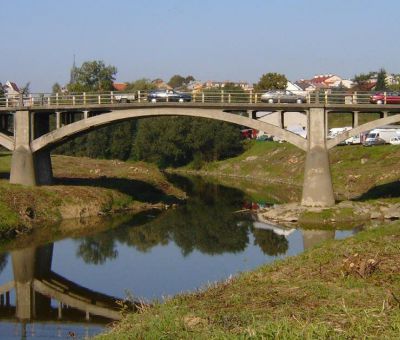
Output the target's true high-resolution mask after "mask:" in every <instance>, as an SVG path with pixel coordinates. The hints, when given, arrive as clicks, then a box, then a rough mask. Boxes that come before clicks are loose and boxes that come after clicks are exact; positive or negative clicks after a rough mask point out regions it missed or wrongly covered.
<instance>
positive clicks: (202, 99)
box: [201, 92, 204, 104]
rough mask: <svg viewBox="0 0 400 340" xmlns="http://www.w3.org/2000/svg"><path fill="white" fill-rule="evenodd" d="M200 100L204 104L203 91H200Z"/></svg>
mask: <svg viewBox="0 0 400 340" xmlns="http://www.w3.org/2000/svg"><path fill="white" fill-rule="evenodd" d="M201 102H202V103H203V104H204V92H202V93H201Z"/></svg>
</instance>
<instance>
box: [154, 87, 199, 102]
mask: <svg viewBox="0 0 400 340" xmlns="http://www.w3.org/2000/svg"><path fill="white" fill-rule="evenodd" d="M147 100H148V101H149V102H152V103H156V102H179V103H182V102H190V101H191V100H192V96H191V95H190V94H187V93H183V92H177V91H173V90H155V91H151V92H149V94H148V96H147Z"/></svg>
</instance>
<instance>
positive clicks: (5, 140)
mask: <svg viewBox="0 0 400 340" xmlns="http://www.w3.org/2000/svg"><path fill="white" fill-rule="evenodd" d="M0 145H1V146H2V147H4V148H6V149H7V150H10V151H12V150H14V138H13V137H10V136H7V135H6V134H4V133H1V132H0Z"/></svg>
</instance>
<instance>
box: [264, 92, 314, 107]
mask: <svg viewBox="0 0 400 340" xmlns="http://www.w3.org/2000/svg"><path fill="white" fill-rule="evenodd" d="M261 101H262V102H264V103H271V104H272V103H298V104H301V103H305V102H307V98H306V97H305V96H304V95H301V94H296V93H294V92H292V91H289V90H276V91H267V92H265V93H264V94H262V95H261Z"/></svg>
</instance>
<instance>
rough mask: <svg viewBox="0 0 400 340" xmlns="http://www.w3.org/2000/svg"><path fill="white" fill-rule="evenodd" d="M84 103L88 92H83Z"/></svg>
mask: <svg viewBox="0 0 400 340" xmlns="http://www.w3.org/2000/svg"><path fill="white" fill-rule="evenodd" d="M83 104H85V105H86V92H83Z"/></svg>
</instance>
